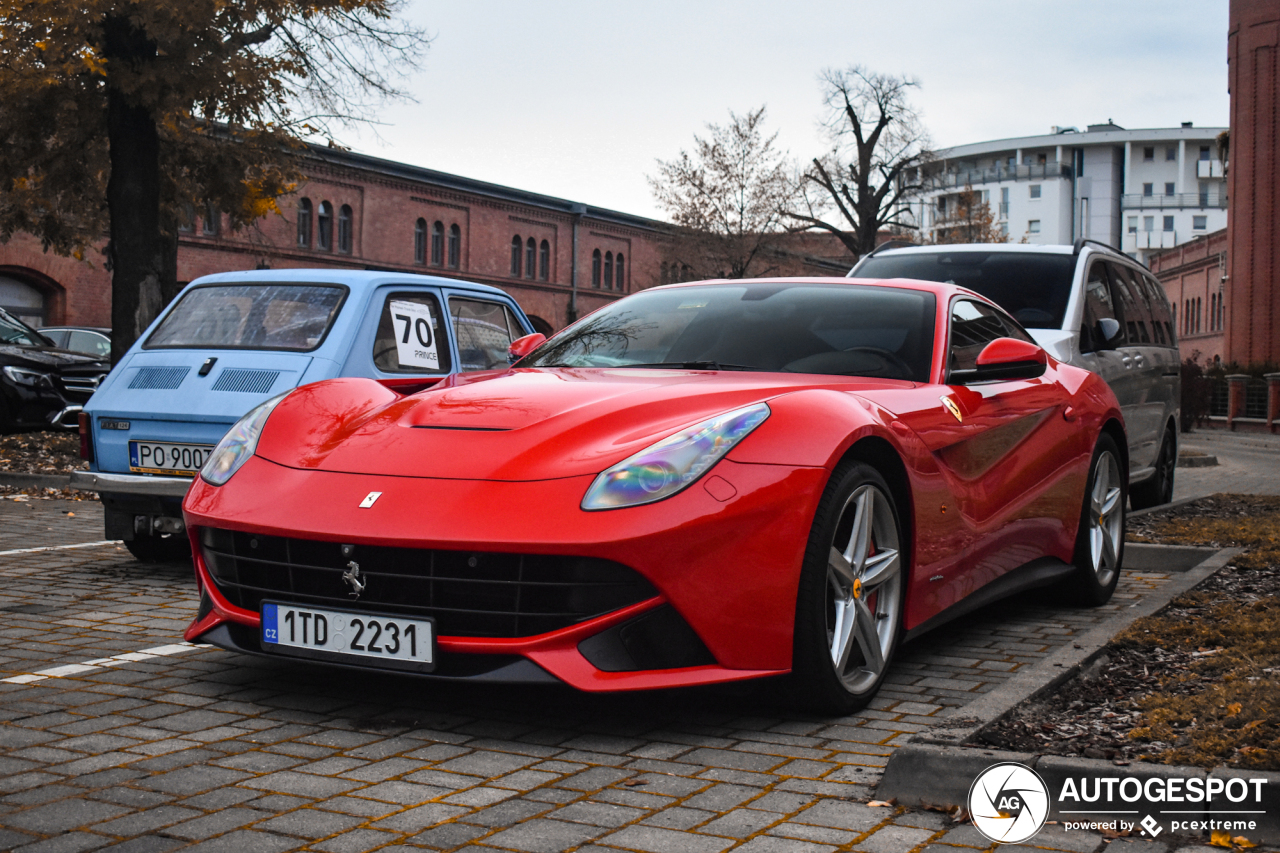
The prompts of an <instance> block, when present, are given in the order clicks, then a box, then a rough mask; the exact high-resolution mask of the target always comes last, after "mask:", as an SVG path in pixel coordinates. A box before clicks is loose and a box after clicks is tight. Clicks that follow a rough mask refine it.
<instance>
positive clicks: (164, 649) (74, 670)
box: [0, 642, 213, 684]
mask: <svg viewBox="0 0 1280 853" xmlns="http://www.w3.org/2000/svg"><path fill="white" fill-rule="evenodd" d="M209 648H213V647H212V646H210V645H209V644H208V643H187V642H182V643H170V644H169V645H166V646H154V647H152V648H149V649H143V650H142V651H140V652H125V653H124V654H120V655H112V656H111V657H109V658H97V659H96V660H87V661H85V662H84V663H69V664H64V665H62V666H55V667H53V668H51V669H42V670H40V671H39V672H29V673H26V674H25V675H14V676H11V677H9V678H0V683H3V684H30V683H31V682H33V681H43V680H45V679H46V678H65V677H66V676H68V675H79V674H80V673H82V672H90V671H92V670H95V669H101V668H104V667H108V666H118V665H119V664H122V663H127V662H130V661H140V660H151V659H152V658H159V657H167V656H169V655H178V654H182V653H183V652H189V651H191V650H192V649H209Z"/></svg>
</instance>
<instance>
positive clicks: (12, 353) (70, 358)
mask: <svg viewBox="0 0 1280 853" xmlns="http://www.w3.org/2000/svg"><path fill="white" fill-rule="evenodd" d="M109 369H110V364H109V363H108V362H107V360H106V359H103V358H95V357H93V356H90V355H85V354H84V353H78V352H71V351H70V350H64V349H59V348H57V347H55V346H54V345H53V342H52V341H50V340H49V339H48V338H46V337H44V336H43V335H41V334H40V333H39V332H37V331H36V330H35V329H33V328H31V327H30V326H28V325H27V324H26V323H24V322H22V321H21V320H19V319H18V318H17V317H14V316H13V315H12V314H9V313H7V312H6V311H4V310H3V309H0V432H16V431H19V430H28V429H46V428H48V427H51V426H53V427H65V428H68V429H75V428H76V425H77V422H78V417H79V414H80V408H81V407H82V406H83V405H84V404H85V403H87V402H88V401H89V397H91V396H92V395H93V392H94V391H95V390H96V389H97V387H98V384H99V383H100V382H102V380H103V378H105V377H106V375H107V371H108V370H109Z"/></svg>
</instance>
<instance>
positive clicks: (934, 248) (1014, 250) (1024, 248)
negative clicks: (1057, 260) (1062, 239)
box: [860, 243, 1101, 260]
mask: <svg viewBox="0 0 1280 853" xmlns="http://www.w3.org/2000/svg"><path fill="white" fill-rule="evenodd" d="M1091 248H1092V247H1091ZM1097 248H1101V247H1097ZM943 252H1009V253H1011V254H1018V253H1026V254H1035V255H1070V254H1072V253H1073V252H1075V246H1068V245H1065V244H1062V243H937V244H930V245H927V246H894V247H893V248H892V249H881V250H880V251H878V252H875V253H874V254H872V255H864V256H863V257H864V258H870V257H876V258H883V257H888V256H889V255H934V254H940V253H943ZM860 260H861V259H860Z"/></svg>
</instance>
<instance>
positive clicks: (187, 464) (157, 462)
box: [129, 441, 213, 477]
mask: <svg viewBox="0 0 1280 853" xmlns="http://www.w3.org/2000/svg"><path fill="white" fill-rule="evenodd" d="M210 453H213V445H212V444H173V443H170V442H167V441H130V442H129V470H130V471H134V472H136V473H139V474H177V475H185V476H188V477H194V476H195V473H196V472H197V471H199V470H200V469H201V468H203V467H204V463H205V462H206V461H207V460H208V458H209V454H210Z"/></svg>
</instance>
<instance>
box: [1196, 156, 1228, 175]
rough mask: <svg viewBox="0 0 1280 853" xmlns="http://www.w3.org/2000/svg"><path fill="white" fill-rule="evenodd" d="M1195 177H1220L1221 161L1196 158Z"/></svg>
mask: <svg viewBox="0 0 1280 853" xmlns="http://www.w3.org/2000/svg"><path fill="white" fill-rule="evenodd" d="M1196 177H1197V178H1221V177H1222V161H1221V160H1197V161H1196Z"/></svg>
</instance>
